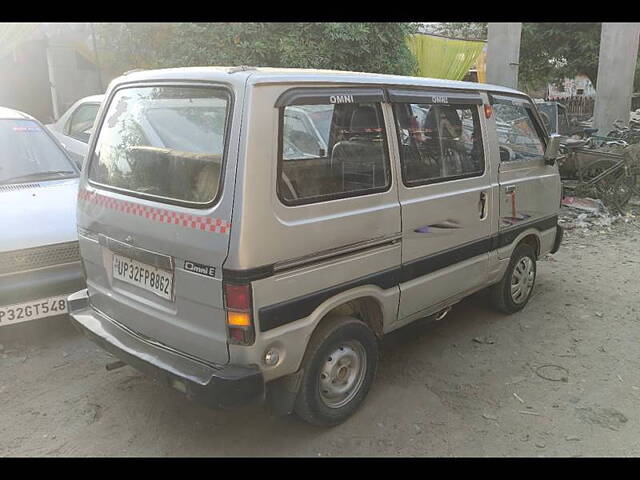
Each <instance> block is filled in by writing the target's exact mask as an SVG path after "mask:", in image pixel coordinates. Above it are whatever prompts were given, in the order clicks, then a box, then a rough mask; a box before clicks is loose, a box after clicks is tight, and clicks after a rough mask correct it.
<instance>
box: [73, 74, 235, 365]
mask: <svg viewBox="0 0 640 480" xmlns="http://www.w3.org/2000/svg"><path fill="white" fill-rule="evenodd" d="M109 97H110V98H109V100H108V102H107V103H106V107H105V113H103V114H102V115H101V118H99V122H100V123H99V125H98V132H97V135H96V139H95V140H93V143H94V145H93V148H92V152H93V153H92V155H91V158H90V160H89V163H88V164H87V168H86V169H85V172H84V174H83V179H82V183H81V188H80V192H79V200H78V226H79V237H80V248H81V253H82V256H83V260H84V265H85V269H86V274H87V277H88V278H87V285H88V291H89V297H90V302H91V305H92V306H93V307H94V308H95V309H97V310H99V311H101V312H102V313H104V314H106V315H107V316H109V317H110V318H111V319H113V320H115V321H116V322H118V323H119V324H121V325H122V326H124V327H125V328H128V329H130V330H132V331H134V332H136V333H137V334H139V335H141V336H143V337H146V338H148V339H149V340H151V341H154V342H157V343H160V344H163V345H165V346H167V347H170V348H172V349H175V350H178V351H180V352H183V353H185V354H188V355H191V356H194V357H196V358H200V359H202V360H205V361H208V362H212V363H217V364H224V363H227V362H228V359H229V355H228V346H227V332H226V315H225V311H224V305H223V294H222V271H221V265H222V263H223V261H224V259H225V258H226V256H227V251H228V248H229V232H230V228H231V224H230V220H231V206H232V198H233V184H234V183H233V177H234V173H235V158H236V149H235V147H234V145H235V146H237V143H238V142H237V141H235V142H231V141H229V139H230V138H237V135H238V131H237V127H235V126H232V122H231V118H233V116H234V115H233V111H234V110H235V111H236V112H238V111H240V108H241V106H240V105H238V102H237V101H234V98H233V97H234V95H233V92H232V91H231V89H230V88H227V87H224V86H220V85H209V86H203V85H202V84H201V83H200V84H197V85H194V84H180V85H167V84H166V83H165V84H161V85H160V86H158V84H156V85H153V86H152V85H140V84H138V85H135V86H127V85H125V86H123V87H115V89H114V91H112V92H111V94H110V95H109ZM225 184H226V185H227V186H226V187H225V188H223V185H225Z"/></svg>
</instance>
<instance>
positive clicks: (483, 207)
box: [479, 192, 487, 220]
mask: <svg viewBox="0 0 640 480" xmlns="http://www.w3.org/2000/svg"><path fill="white" fill-rule="evenodd" d="M479 210H480V220H484V219H485V218H487V192H480V202H479Z"/></svg>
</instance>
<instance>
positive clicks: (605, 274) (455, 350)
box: [0, 217, 640, 457]
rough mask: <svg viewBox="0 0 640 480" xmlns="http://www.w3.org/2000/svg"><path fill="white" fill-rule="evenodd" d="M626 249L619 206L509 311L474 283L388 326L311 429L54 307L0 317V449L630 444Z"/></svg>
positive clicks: (634, 251)
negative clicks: (342, 415) (239, 399)
mask: <svg viewBox="0 0 640 480" xmlns="http://www.w3.org/2000/svg"><path fill="white" fill-rule="evenodd" d="M568 223H570V221H568ZM639 252H640V222H639V221H638V220H637V219H635V218H632V217H630V218H626V219H624V218H623V219H619V221H617V222H615V223H614V224H612V225H610V226H595V227H594V228H592V229H591V230H589V229H581V228H574V229H572V230H569V231H568V232H567V234H566V236H565V242H564V244H563V246H562V248H561V249H560V251H559V252H558V253H557V254H556V255H554V256H548V257H545V258H543V259H541V260H540V262H539V264H538V279H537V283H536V287H535V290H534V296H533V298H532V299H531V301H530V302H529V305H528V306H527V307H526V308H525V309H524V310H523V311H521V312H519V313H517V314H515V315H512V316H504V315H501V314H497V313H494V312H493V311H492V310H490V309H489V308H488V307H487V305H486V297H485V295H484V294H483V293H479V294H476V295H474V296H472V297H470V298H468V299H466V300H465V301H463V302H461V303H459V304H458V305H456V306H455V307H454V308H453V310H452V311H451V313H450V314H449V315H448V316H447V317H446V319H444V320H442V321H441V322H438V323H432V324H425V323H420V322H417V323H415V324H413V325H410V326H408V327H406V328H403V329H401V330H400V331H397V332H394V333H392V334H391V335H389V336H388V337H387V338H386V339H385V340H384V342H383V345H382V351H381V362H380V368H379V373H378V377H377V379H376V382H375V383H374V386H373V388H372V390H371V392H370V394H369V397H368V399H367V400H366V402H365V404H364V405H363V407H362V408H361V409H360V411H359V412H357V413H356V414H355V415H354V416H353V417H352V418H350V419H349V420H348V421H347V422H345V423H344V424H342V425H340V426H337V427H335V428H332V429H327V430H324V429H319V428H315V427H311V426H309V425H306V424H303V423H301V422H299V421H297V420H296V419H295V417H286V418H277V417H271V416H270V415H269V414H268V412H267V411H266V410H264V409H262V408H261V407H257V406H256V407H250V408H243V409H238V410H231V411H215V410H209V409H207V408H205V407H202V406H199V405H197V404H193V403H190V402H189V401H187V400H186V399H184V398H183V397H182V396H181V395H180V394H179V393H178V392H176V391H173V390H172V389H170V388H168V387H164V386H161V385H157V384H154V383H153V382H151V381H150V380H149V379H147V378H146V377H143V376H142V375H141V374H139V373H138V372H136V371H135V370H134V369H132V368H131V367H128V366H127V367H124V368H120V369H118V370H114V371H110V372H108V371H106V369H105V365H106V364H107V363H108V362H110V361H113V358H112V357H110V356H109V355H108V354H107V353H105V352H104V351H102V350H101V349H99V348H98V347H97V346H95V345H94V344H93V343H91V342H90V341H89V340H87V339H85V338H83V337H82V336H80V334H78V333H77V332H76V331H75V330H74V329H73V328H72V327H71V326H70V325H69V323H68V322H67V321H66V319H62V320H61V321H54V322H49V323H48V324H47V325H42V324H40V325H29V324H25V325H23V329H22V330H20V331H19V332H18V333H17V334H15V331H13V332H12V337H8V334H7V333H6V332H4V333H3V332H2V331H1V330H0V343H2V346H1V347H0V365H1V368H0V404H1V405H2V409H1V410H0V455H1V456H232V455H233V456H313V457H315V456H398V455H402V456H613V455H615V456H637V455H640V368H639V367H640V345H639V342H638V340H639V337H640V304H639V302H638V298H639V294H640V284H639V281H638V277H639V275H638V274H639V273H640V268H639V266H640V255H639ZM3 335H4V337H3Z"/></svg>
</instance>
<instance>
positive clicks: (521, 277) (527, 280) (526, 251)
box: [491, 244, 536, 313]
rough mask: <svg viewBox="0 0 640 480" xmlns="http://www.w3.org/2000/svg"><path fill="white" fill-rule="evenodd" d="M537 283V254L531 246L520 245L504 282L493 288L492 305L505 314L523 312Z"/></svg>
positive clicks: (514, 253) (513, 254) (501, 281)
mask: <svg viewBox="0 0 640 480" xmlns="http://www.w3.org/2000/svg"><path fill="white" fill-rule="evenodd" d="M535 283H536V252H535V250H534V249H533V248H532V247H531V246H529V245H525V244H523V245H519V246H518V247H516V249H515V250H514V251H513V253H512V255H511V261H510V262H509V266H508V267H507V271H506V272H505V274H504V276H503V277H502V280H500V282H499V283H497V284H496V285H494V286H493V287H491V303H492V304H493V306H494V307H495V308H497V309H498V310H500V311H501V312H503V313H515V312H517V311H519V310H522V309H523V308H524V306H525V305H526V304H527V302H528V301H529V298H530V297H531V293H532V292H533V286H534V285H535Z"/></svg>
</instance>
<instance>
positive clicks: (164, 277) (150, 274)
mask: <svg viewBox="0 0 640 480" xmlns="http://www.w3.org/2000/svg"><path fill="white" fill-rule="evenodd" d="M113 278H117V279H118V280H121V281H123V282H126V283H129V284H131V285H136V286H138V287H140V288H142V289H144V290H147V291H148V292H151V293H155V294H156V295H158V296H159V297H162V298H165V299H167V300H173V272H170V271H169V270H163V269H161V268H158V267H154V266H153V265H147V264H146V263H142V262H138V261H137V260H133V259H132V258H127V257H123V256H120V255H117V254H115V253H114V254H113Z"/></svg>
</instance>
